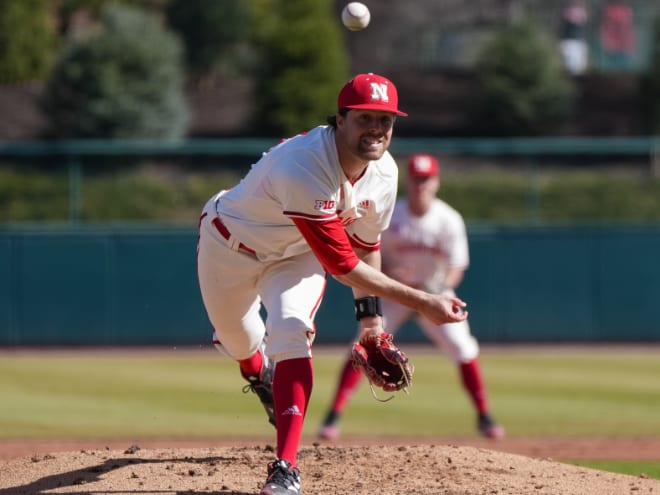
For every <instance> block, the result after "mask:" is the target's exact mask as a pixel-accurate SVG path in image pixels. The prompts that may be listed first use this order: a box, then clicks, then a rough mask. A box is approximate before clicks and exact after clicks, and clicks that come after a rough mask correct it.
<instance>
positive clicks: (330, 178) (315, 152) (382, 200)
mask: <svg viewBox="0 0 660 495" xmlns="http://www.w3.org/2000/svg"><path fill="white" fill-rule="evenodd" d="M397 181H398V169H397V166H396V162H395V161H394V159H393V158H392V156H391V155H390V154H389V153H388V152H385V154H384V155H383V156H382V157H381V158H380V159H379V160H377V161H372V162H370V163H369V166H368V167H367V169H366V171H365V173H364V174H363V175H362V176H361V177H360V178H359V179H358V180H357V181H355V183H353V184H351V182H350V181H348V180H347V178H346V176H345V175H344V173H343V171H342V169H341V166H340V164H339V158H338V156H337V148H336V145H335V138H334V129H333V128H332V127H330V126H319V127H316V128H314V129H312V130H311V131H310V132H308V133H305V134H300V135H298V136H295V137H293V138H290V139H288V140H285V141H283V142H282V143H280V144H278V145H277V146H275V147H273V148H272V149H271V150H269V151H268V152H267V153H264V155H263V156H262V158H261V159H260V160H259V161H258V162H257V163H256V164H255V165H253V166H252V169H251V170H250V172H249V173H248V174H247V175H246V176H245V178H243V180H242V181H241V182H240V183H239V184H238V185H237V186H236V187H233V188H232V189H230V190H229V191H226V192H225V193H224V194H222V196H221V197H220V198H219V200H218V204H217V212H218V214H219V216H220V217H221V219H222V221H223V222H224V223H225V225H226V226H227V228H228V229H229V231H230V232H231V233H232V235H233V236H234V237H236V239H238V240H240V241H241V242H242V243H244V244H245V245H247V246H249V247H250V248H251V249H253V250H254V251H255V252H256V255H257V257H258V259H259V260H261V261H273V260H278V259H283V258H288V257H291V256H295V255H298V254H301V253H303V252H307V251H309V250H310V246H309V245H308V244H307V242H306V241H305V239H304V238H303V236H302V235H301V233H300V231H299V230H298V228H297V227H296V225H295V224H294V222H293V220H292V219H294V218H300V219H305V220H309V221H313V222H314V221H318V222H324V221H328V220H332V219H334V218H336V217H337V216H339V217H340V218H341V219H342V224H343V225H344V227H345V230H346V232H347V234H348V236H349V239H350V241H351V244H353V245H354V246H358V247H361V248H364V249H368V250H373V249H378V247H379V244H380V236H381V232H382V231H383V230H385V229H386V228H387V226H388V225H389V221H390V218H391V216H392V210H393V208H394V203H395V201H396V190H397Z"/></svg>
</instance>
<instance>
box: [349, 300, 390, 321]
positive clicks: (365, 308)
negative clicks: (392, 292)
mask: <svg viewBox="0 0 660 495" xmlns="http://www.w3.org/2000/svg"><path fill="white" fill-rule="evenodd" d="M365 316H383V310H382V309H381V308H380V297H378V296H367V297H360V298H359V299H356V300H355V319H356V320H357V321H360V320H361V319H362V318H364V317H365Z"/></svg>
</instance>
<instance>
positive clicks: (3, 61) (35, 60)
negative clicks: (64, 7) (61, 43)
mask: <svg viewBox="0 0 660 495" xmlns="http://www.w3.org/2000/svg"><path fill="white" fill-rule="evenodd" d="M50 14H51V8H50V1H49V0H2V5H1V6H0V84H6V83H9V84H13V83H17V82H24V81H30V80H39V79H42V78H43V77H44V76H45V75H46V74H47V73H48V71H49V70H50V68H51V66H52V63H53V61H54V59H55V52H56V48H57V38H56V36H55V29H54V28H53V27H52V23H51V22H50V21H51V19H50Z"/></svg>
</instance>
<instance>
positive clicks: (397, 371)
mask: <svg viewBox="0 0 660 495" xmlns="http://www.w3.org/2000/svg"><path fill="white" fill-rule="evenodd" d="M351 359H352V361H353V367H354V368H355V369H356V370H363V371H364V374H365V375H366V376H367V379H368V380H369V386H370V387H371V393H372V394H373V396H374V398H376V399H377V400H381V399H378V397H377V396H376V393H375V391H374V387H378V388H382V389H383V390H385V391H386V392H395V391H397V390H403V391H404V392H406V393H408V389H409V388H410V386H411V385H412V377H413V371H414V367H413V365H412V364H411V363H410V361H408V358H407V357H406V355H405V354H404V353H403V352H402V351H401V350H400V349H399V348H398V347H397V346H396V345H395V344H394V342H393V337H392V335H391V334H388V333H381V334H379V335H370V336H369V337H367V338H366V339H365V340H363V341H361V342H356V343H355V344H353V348H352V350H351ZM391 398H392V397H390V398H388V399H385V401H387V400H390V399H391ZM385 401H382V402H385Z"/></svg>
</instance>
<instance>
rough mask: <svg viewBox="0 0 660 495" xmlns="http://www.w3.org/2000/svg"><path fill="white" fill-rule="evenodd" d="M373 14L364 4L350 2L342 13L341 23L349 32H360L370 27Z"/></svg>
mask: <svg viewBox="0 0 660 495" xmlns="http://www.w3.org/2000/svg"><path fill="white" fill-rule="evenodd" d="M370 20H371V12H369V8H368V7H367V6H366V5H365V4H363V3H362V2H350V3H347V4H346V6H345V7H344V10H342V11H341V22H343V23H344V26H346V29H348V30H349V31H360V30H362V29H364V28H366V27H367V26H368V25H369V21H370Z"/></svg>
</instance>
